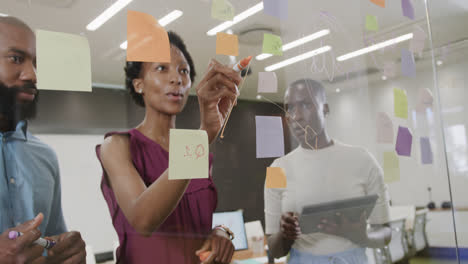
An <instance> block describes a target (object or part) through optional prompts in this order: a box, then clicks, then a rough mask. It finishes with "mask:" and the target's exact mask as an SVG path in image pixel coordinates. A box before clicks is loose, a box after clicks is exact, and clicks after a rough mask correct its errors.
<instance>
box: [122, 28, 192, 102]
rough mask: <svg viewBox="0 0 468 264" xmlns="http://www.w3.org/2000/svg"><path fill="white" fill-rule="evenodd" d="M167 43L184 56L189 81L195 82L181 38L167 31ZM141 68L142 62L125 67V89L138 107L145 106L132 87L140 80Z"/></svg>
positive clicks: (189, 60)
mask: <svg viewBox="0 0 468 264" xmlns="http://www.w3.org/2000/svg"><path fill="white" fill-rule="evenodd" d="M167 34H168V36H169V43H171V45H173V46H174V47H176V48H178V49H179V50H180V51H181V52H182V53H183V54H184V56H185V59H186V60H187V63H188V65H189V66H190V80H191V81H192V83H193V81H194V80H195V76H196V72H195V65H194V64H193V60H192V56H190V53H189V52H188V51H187V47H186V46H185V43H184V41H183V40H182V38H181V37H180V36H179V35H177V33H175V32H173V31H169V32H168V33H167ZM142 66H143V62H138V61H127V63H126V65H125V88H126V89H127V90H128V92H129V93H130V95H131V96H132V98H133V100H134V101H135V103H136V104H137V105H139V106H143V107H144V106H145V102H144V101H143V95H141V94H139V93H137V92H136V91H135V89H134V87H133V80H134V79H137V78H140V74H141V69H142Z"/></svg>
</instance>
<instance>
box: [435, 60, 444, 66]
mask: <svg viewBox="0 0 468 264" xmlns="http://www.w3.org/2000/svg"><path fill="white" fill-rule="evenodd" d="M436 63H437V66H440V65H442V64H444V62H443V61H441V60H437V62H436Z"/></svg>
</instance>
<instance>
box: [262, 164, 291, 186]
mask: <svg viewBox="0 0 468 264" xmlns="http://www.w3.org/2000/svg"><path fill="white" fill-rule="evenodd" d="M286 186H287V183H286V173H285V172H284V170H283V168H278V167H268V168H267V176H266V187H267V188H286Z"/></svg>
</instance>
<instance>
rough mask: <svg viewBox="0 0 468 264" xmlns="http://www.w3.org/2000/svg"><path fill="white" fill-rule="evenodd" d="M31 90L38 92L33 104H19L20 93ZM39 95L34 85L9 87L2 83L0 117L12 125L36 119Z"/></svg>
mask: <svg viewBox="0 0 468 264" xmlns="http://www.w3.org/2000/svg"><path fill="white" fill-rule="evenodd" d="M30 89H35V90H36V95H35V96H34V100H33V101H31V102H18V99H17V96H18V93H20V92H22V91H27V90H30ZM38 94H39V93H38V90H37V88H36V85H35V84H34V83H27V84H25V85H23V86H10V87H8V86H6V85H5V84H4V83H2V82H0V116H1V117H3V118H6V120H7V121H8V122H9V123H10V124H11V125H16V124H17V123H18V122H19V121H21V120H31V119H34V118H35V117H36V113H37V102H38Z"/></svg>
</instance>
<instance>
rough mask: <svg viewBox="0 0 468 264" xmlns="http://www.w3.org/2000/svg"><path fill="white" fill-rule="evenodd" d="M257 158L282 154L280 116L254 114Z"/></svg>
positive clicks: (282, 140) (274, 156)
mask: <svg viewBox="0 0 468 264" xmlns="http://www.w3.org/2000/svg"><path fill="white" fill-rule="evenodd" d="M255 126H256V128H257V131H256V135H257V158H276V157H281V156H284V135H283V121H282V120H281V117H280V116H256V117H255Z"/></svg>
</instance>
